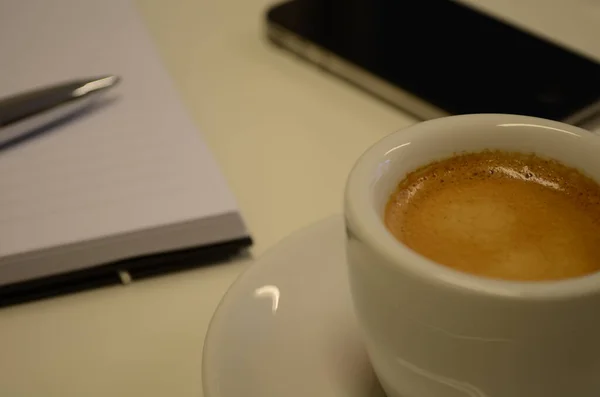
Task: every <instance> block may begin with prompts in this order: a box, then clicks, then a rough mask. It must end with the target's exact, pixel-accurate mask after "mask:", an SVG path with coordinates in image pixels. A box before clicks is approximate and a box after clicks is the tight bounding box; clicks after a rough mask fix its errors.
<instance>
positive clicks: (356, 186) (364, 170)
mask: <svg viewBox="0 0 600 397" xmlns="http://www.w3.org/2000/svg"><path fill="white" fill-rule="evenodd" d="M474 123H477V124H485V125H487V126H489V127H496V126H508V127H510V126H513V125H514V126H520V127H523V126H525V127H532V128H543V129H548V130H552V132H554V133H556V132H562V133H565V134H569V135H571V136H576V137H578V138H581V141H582V142H581V145H586V146H587V145H593V146H595V147H596V148H597V149H598V151H599V153H600V137H598V136H597V135H595V134H594V133H592V132H590V131H587V130H584V129H582V128H579V127H575V126H571V125H567V124H564V123H560V122H557V121H552V120H546V119H541V118H536V117H529V116H519V115H509V114H470V115H459V116H449V117H442V118H438V119H433V120H428V121H424V122H421V123H418V124H414V125H412V126H409V127H407V128H404V129H401V130H398V131H396V132H393V133H392V134H390V135H388V136H386V137H384V138H382V139H381V140H379V141H378V142H376V143H375V144H373V145H372V146H371V147H369V148H368V149H367V150H366V151H365V152H364V153H363V154H362V155H361V156H360V157H359V159H358V160H357V161H356V163H355V165H354V167H353V168H352V170H351V171H350V174H349V176H348V179H347V183H346V189H345V194H344V207H345V209H344V217H345V221H346V226H347V228H349V229H350V230H351V232H352V233H353V234H355V235H356V236H357V237H358V238H359V239H360V240H361V241H363V242H364V243H366V244H368V245H369V246H371V247H373V248H374V249H375V250H376V251H377V252H378V253H379V254H381V255H383V256H384V257H385V259H387V260H386V261H385V262H386V263H387V264H392V266H393V267H394V268H396V269H397V270H402V271H408V272H410V273H411V274H412V275H413V276H415V277H419V278H421V279H425V280H427V281H429V282H432V283H436V284H438V285H443V286H445V287H448V288H453V289H458V290H462V291H464V292H470V293H476V294H483V295H488V296H494V297H499V298H508V299H525V300H562V299H569V298H574V297H578V296H586V295H590V294H595V293H600V271H599V272H595V273H591V274H588V275H584V276H581V277H574V278H569V279H562V280H549V281H513V280H502V279H493V278H486V277H482V276H477V275H474V274H470V273H465V272H462V271H459V270H455V269H452V268H450V267H447V266H444V265H441V264H439V263H436V262H435V261H432V260H430V259H428V258H426V257H424V256H423V255H421V254H419V253H417V252H415V251H413V250H412V249H410V248H409V247H407V246H406V245H404V244H403V243H401V242H399V241H398V240H397V239H396V238H395V237H394V236H393V235H392V234H391V233H390V232H389V231H388V230H387V228H386V227H385V225H384V223H383V221H382V219H381V216H380V215H379V214H377V212H376V211H375V209H374V207H373V205H372V204H373V203H372V197H371V194H370V190H369V188H368V186H370V184H372V182H373V180H374V177H375V175H376V171H377V168H378V166H379V164H381V163H382V161H383V160H384V158H385V157H386V156H387V155H389V154H390V153H391V152H392V151H393V150H394V149H396V148H398V147H401V146H406V145H408V144H410V142H411V140H412V139H414V137H415V136H416V135H423V134H427V132H428V131H432V130H440V129H450V128H455V127H460V126H465V127H466V126H472V124H474ZM400 136H401V137H400ZM399 142H400V144H398V143H399ZM599 156H600V155H599ZM598 162H599V165H600V157H598ZM597 182H598V183H600V181H598V180H597ZM361 208H370V209H373V210H372V211H370V210H369V211H365V210H361Z"/></svg>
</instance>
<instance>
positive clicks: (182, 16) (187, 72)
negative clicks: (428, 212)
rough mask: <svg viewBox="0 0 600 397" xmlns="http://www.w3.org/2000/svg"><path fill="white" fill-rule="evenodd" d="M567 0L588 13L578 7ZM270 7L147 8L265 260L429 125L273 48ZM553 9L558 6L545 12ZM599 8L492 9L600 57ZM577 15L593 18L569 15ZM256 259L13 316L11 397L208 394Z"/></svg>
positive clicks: (152, 0) (0, 375)
mask: <svg viewBox="0 0 600 397" xmlns="http://www.w3.org/2000/svg"><path fill="white" fill-rule="evenodd" d="M565 1H572V3H571V4H576V5H577V7H579V6H585V7H587V10H588V11H587V12H585V13H581V12H578V11H577V7H574V6H571V7H570V8H566V7H565V6H564V4H565ZM469 2H470V3H479V2H476V1H474V0H472V1H471V0H470V1H469ZM269 3H270V1H268V0H219V1H210V0H173V1H169V2H167V1H165V0H138V1H137V4H138V6H139V8H140V10H141V12H142V14H143V16H144V19H145V21H146V22H147V24H148V27H149V29H150V31H151V33H152V35H153V37H154V39H155V41H156V43H157V46H158V48H159V51H160V53H161V55H162V57H163V59H164V61H165V63H166V65H167V67H168V69H169V71H170V72H171V74H172V75H173V77H174V80H175V83H176V85H177V88H178V89H179V91H180V92H181V95H182V97H183V99H184V102H185V104H186V105H187V107H188V109H189V111H190V112H191V114H192V116H193V118H194V120H195V122H196V123H197V125H198V126H199V128H200V129H201V130H202V132H203V133H204V135H205V137H206V139H207V141H208V143H209V145H210V147H211V148H212V150H213V151H214V153H215V154H216V157H217V159H218V161H219V163H220V165H221V167H222V169H223V171H224V173H225V175H226V177H227V179H228V181H229V183H230V185H231V188H232V189H233V191H234V193H235V195H236V196H237V198H238V201H239V204H240V207H241V209H242V212H243V214H244V217H245V219H246V221H247V223H248V225H249V228H250V230H251V232H252V235H253V236H254V238H255V241H256V244H255V246H254V247H253V249H252V255H253V256H254V257H256V256H259V255H260V254H262V253H263V252H264V251H265V250H266V249H268V248H269V247H270V246H272V245H274V244H275V243H276V242H277V241H278V240H280V239H281V238H283V237H285V236H286V235H288V234H289V233H291V232H292V231H294V230H295V229H298V228H300V227H302V226H305V225H308V224H310V223H312V222H314V221H317V220H319V219H321V218H324V217H326V216H328V215H331V214H334V213H339V212H340V211H341V197H342V190H343V185H344V182H345V177H346V174H347V172H348V170H349V169H350V167H351V165H352V163H353V161H354V160H355V158H356V157H357V156H358V155H359V154H360V153H361V152H362V151H363V150H364V149H365V148H366V147H367V146H368V145H370V144H371V143H373V142H375V141H376V140H377V139H378V138H380V137H382V136H384V135H385V134H387V133H390V132H392V131H394V130H396V129H398V128H402V127H405V126H407V125H410V124H411V123H414V122H415V120H414V119H413V118H411V117H409V116H407V115H405V114H403V113H402V112H400V111H398V110H396V109H394V108H391V107H389V106H387V105H385V104H383V103H381V102H379V101H377V100H374V99H373V98H372V97H370V96H369V95H367V94H364V93H363V92H361V91H359V90H357V89H355V88H353V87H351V86H349V85H347V84H345V83H343V82H341V81H339V80H337V79H335V78H332V77H330V76H328V75H327V74H325V73H323V72H321V71H319V70H318V69H316V68H313V67H310V66H308V65H306V64H304V63H303V62H300V61H298V60H296V59H294V57H292V56H288V55H286V54H284V53H282V52H280V51H279V50H276V49H274V48H272V47H271V46H270V45H269V44H267V42H266V41H265V40H264V39H263V35H262V16H263V11H264V9H265V8H266V6H267V5H268V4H269ZM542 4H543V5H544V6H546V7H548V6H550V7H551V8H552V9H553V10H554V12H553V13H548V14H545V15H544V16H542V15H540V12H539V7H540V6H541V5H542ZM594 4H595V3H594V2H593V0H564V1H544V2H542V1H541V0H487V1H485V2H483V5H482V6H483V7H484V8H486V9H488V10H493V11H495V12H497V13H499V14H501V15H504V16H505V17H509V18H511V19H513V20H515V21H517V22H523V23H527V25H528V26H529V27H530V28H532V29H533V30H535V31H537V32H538V33H542V34H545V35H549V36H551V37H554V38H556V39H558V40H559V41H562V42H563V43H566V44H569V45H571V46H572V47H575V48H577V49H579V50H580V51H582V52H585V53H588V54H591V55H594V56H596V55H599V56H600V53H598V48H597V47H598V45H597V43H595V42H593V41H594V37H598V36H597V35H593V34H589V25H588V23H587V21H588V19H589V21H590V23H591V22H592V21H593V20H594V19H593V15H595V17H598V15H599V12H598V10H599V9H598V8H597V6H595V5H594ZM574 8H575V9H576V10H575V11H573V9H574ZM592 10H593V12H592ZM573 12H576V13H578V15H577V18H579V19H578V21H579V23H573V21H572V19H571V18H566V19H567V20H565V18H563V16H565V15H567V16H569V15H571V14H569V13H573ZM594 13H595V14H594ZM590 15H591V16H590ZM586 18H588V19H586ZM582 20H583V21H584V23H582ZM586 25H587V26H586ZM582 29H588V34H587V35H582ZM599 58H600V57H599ZM250 262H251V260H240V261H236V262H233V263H229V264H221V265H218V266H214V267H204V268H200V269H196V270H191V271H187V272H184V273H178V274H173V275H167V276H163V277H160V278H154V279H150V280H145V281H142V282H134V283H133V284H131V285H128V286H126V287H125V286H115V287H109V288H103V289H99V290H94V291H89V292H83V293H78V294H75V295H70V296H65V297H60V298H54V299H49V300H44V301H40V302H35V303H31V304H26V305H20V306H15V307H11V308H6V309H2V310H0V343H1V349H0V395H1V396H11V397H21V396H28V397H29V396H57V397H58V396H61V397H68V396H145V397H154V396H183V397H187V396H189V397H192V396H202V390H201V389H202V381H201V377H200V370H201V357H202V344H203V341H204V335H205V332H206V330H207V327H208V324H209V321H210V317H211V315H212V313H213V311H214V309H215V307H216V305H217V304H218V302H219V300H220V299H221V297H222V295H223V293H224V292H225V291H226V289H227V287H228V286H229V285H230V284H231V282H232V281H233V280H234V279H235V278H236V276H237V275H238V274H239V273H240V272H241V271H242V270H243V269H244V268H246V267H247V266H248V265H249V264H250Z"/></svg>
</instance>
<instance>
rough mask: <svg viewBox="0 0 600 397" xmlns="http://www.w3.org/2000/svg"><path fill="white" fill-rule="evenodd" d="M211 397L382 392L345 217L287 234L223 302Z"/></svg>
mask: <svg viewBox="0 0 600 397" xmlns="http://www.w3.org/2000/svg"><path fill="white" fill-rule="evenodd" d="M202 379H203V385H204V395H205V397H283V396H285V397H307V396H311V397H313V396H314V397H317V396H319V397H321V396H322V397H338V396H339V397H342V396H343V397H380V396H383V395H384V394H383V392H382V391H381V388H380V386H379V383H378V382H377V380H376V378H375V375H374V374H373V371H372V369H371V365H370V363H369V360H368V357H367V354H366V352H365V350H364V348H363V344H362V342H361V340H360V335H359V332H358V329H357V326H356V320H355V317H354V314H353V312H352V307H351V301H350V295H349V291H348V286H347V277H346V269H345V252H344V223H343V219H342V217H341V216H335V217H331V218H328V219H325V220H323V221H321V222H318V223H316V224H314V225H312V226H310V227H308V228H305V229H303V230H301V231H299V232H296V233H294V234H292V235H291V236H290V237H288V238H286V239H285V240H283V241H281V242H280V243H279V244H278V245H277V246H275V247H274V248H273V249H271V250H270V251H269V252H267V253H266V254H265V255H264V256H263V257H262V258H260V259H259V260H258V261H257V262H256V263H255V264H253V265H252V266H251V268H249V269H248V270H247V271H246V272H245V273H244V274H242V275H241V276H240V278H239V279H238V280H237V281H236V282H235V283H234V284H233V286H232V287H231V288H230V289H229V291H228V292H227V294H226V295H225V297H224V298H223V300H222V301H221V304H220V305H219V307H218V309H217V311H216V313H215V315H214V317H213V319H212V322H211V324H210V328H209V330H208V335H207V337H206V341H205V345H204V357H203V369H202Z"/></svg>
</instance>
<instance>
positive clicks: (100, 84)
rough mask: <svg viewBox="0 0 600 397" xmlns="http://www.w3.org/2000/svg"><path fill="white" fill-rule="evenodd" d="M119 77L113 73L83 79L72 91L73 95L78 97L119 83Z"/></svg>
mask: <svg viewBox="0 0 600 397" xmlns="http://www.w3.org/2000/svg"><path fill="white" fill-rule="evenodd" d="M120 81H121V78H120V77H119V76H115V75H108V76H102V77H96V78H93V79H89V80H86V81H84V82H83V83H82V84H81V86H80V87H79V88H77V89H75V90H74V91H73V96H75V97H79V96H83V95H87V94H91V93H95V92H99V91H104V90H107V89H109V88H112V87H114V86H115V85H117V84H119V82H120Z"/></svg>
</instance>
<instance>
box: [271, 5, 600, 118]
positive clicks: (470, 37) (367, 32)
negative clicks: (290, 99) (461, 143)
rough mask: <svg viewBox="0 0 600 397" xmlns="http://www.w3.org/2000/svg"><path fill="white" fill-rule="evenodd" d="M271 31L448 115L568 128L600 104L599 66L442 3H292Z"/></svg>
mask: <svg viewBox="0 0 600 397" xmlns="http://www.w3.org/2000/svg"><path fill="white" fill-rule="evenodd" d="M268 19H269V21H270V22H271V23H274V24H277V25H279V26H281V27H283V28H284V29H287V30H289V31H292V32H294V33H296V34H297V35H299V36H302V37H303V38H305V39H306V40H309V41H311V42H314V43H315V44H317V45H319V46H320V47H323V48H325V49H326V50H328V51H330V52H333V53H335V54H336V55H338V56H339V57H342V58H344V59H346V60H347V61H349V62H351V63H353V64H355V65H357V66H359V67H361V68H363V69H366V70H368V71H369V72H371V73H373V74H375V75H377V76H379V77H381V78H383V79H385V80H387V81H388V82H390V83H391V84H394V85H396V86H398V87H400V88H402V89H404V90H406V91H409V92H412V93H413V94H415V95H417V96H419V97H421V98H423V99H425V100H426V101H428V102H430V103H432V104H433V105H436V106H437V107H439V108H441V109H444V110H446V111H447V112H449V113H451V114H464V113H490V112H492V113H514V114H525V115H532V116H538V117H545V118H550V119H555V120H564V119H566V118H568V116H570V115H572V114H574V113H576V112H577V111H579V110H581V109H583V108H586V107H588V106H590V105H591V104H594V103H596V102H597V101H598V100H600V65H599V64H598V63H596V62H594V61H593V60H590V59H588V58H585V57H583V56H580V55H578V54H576V53H574V52H571V51H570V50H567V49H565V48H561V47H559V46H558V45H555V44H553V43H551V42H549V41H545V40H543V39H541V38H537V37H535V36H533V35H530V34H528V33H525V32H523V31H521V30H518V29H517V28H515V27H512V26H510V25H507V24H505V23H502V22H500V21H498V20H495V19H493V18H491V17H488V16H486V15H484V14H482V13H479V12H477V11H475V10H472V9H470V8H468V7H466V6H463V5H460V4H458V3H456V2H453V1H448V0H417V1H408V0H295V1H291V2H288V3H284V4H281V5H279V6H275V7H274V8H272V9H271V10H270V11H269V13H268Z"/></svg>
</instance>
